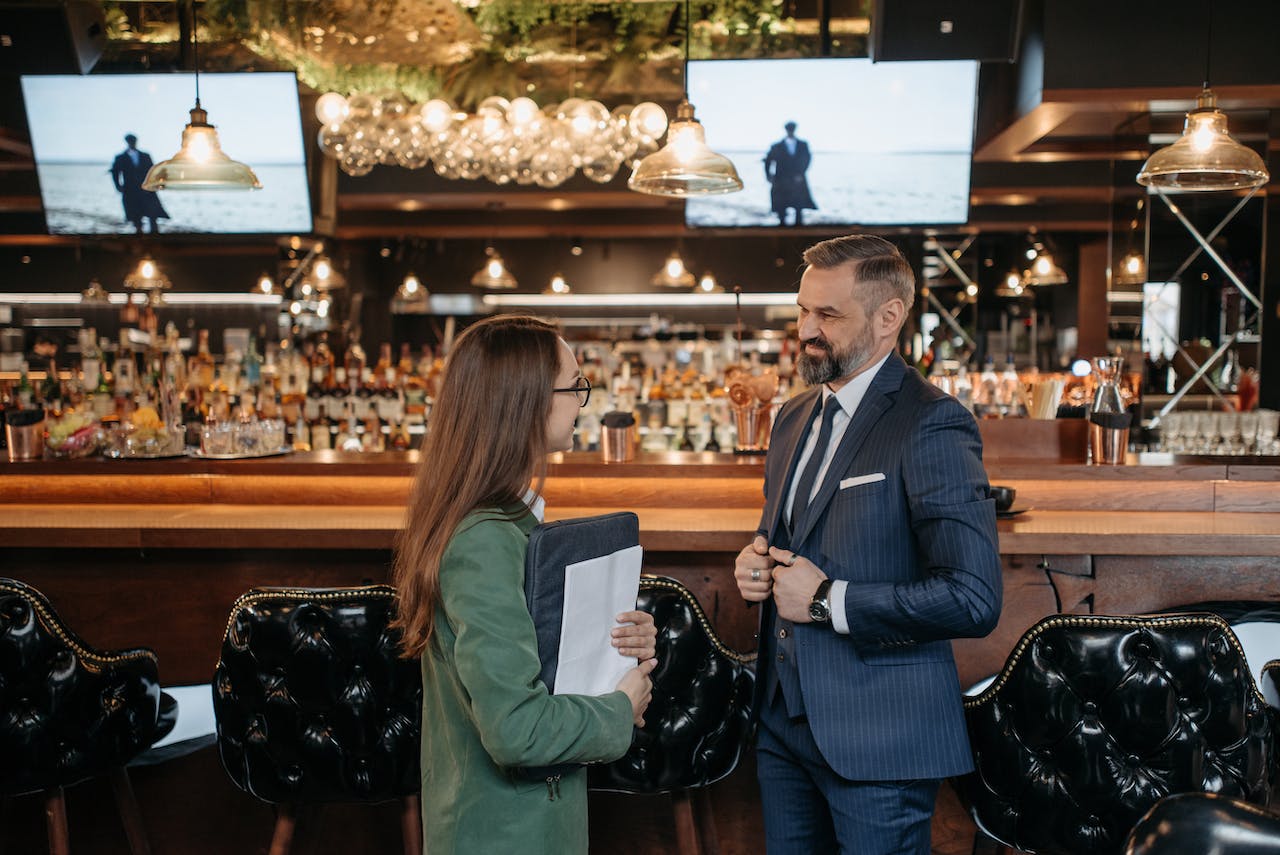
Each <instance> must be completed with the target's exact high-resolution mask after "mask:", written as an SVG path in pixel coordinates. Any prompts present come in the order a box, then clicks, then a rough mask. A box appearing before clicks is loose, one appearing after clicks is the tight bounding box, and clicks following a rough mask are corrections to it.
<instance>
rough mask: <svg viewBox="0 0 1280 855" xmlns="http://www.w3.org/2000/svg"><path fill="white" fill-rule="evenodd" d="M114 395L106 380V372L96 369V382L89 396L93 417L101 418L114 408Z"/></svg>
mask: <svg viewBox="0 0 1280 855" xmlns="http://www.w3.org/2000/svg"><path fill="white" fill-rule="evenodd" d="M114 399H115V395H114V394H113V393H112V391H111V384H110V383H109V382H108V381H107V372H106V371H105V370H99V371H98V384H97V385H96V386H95V387H94V389H93V395H92V396H91V400H92V407H93V415H94V417H95V418H97V419H99V420H102V419H105V418H106V417H107V416H109V415H111V412H112V410H113V409H114V408H115V400H114Z"/></svg>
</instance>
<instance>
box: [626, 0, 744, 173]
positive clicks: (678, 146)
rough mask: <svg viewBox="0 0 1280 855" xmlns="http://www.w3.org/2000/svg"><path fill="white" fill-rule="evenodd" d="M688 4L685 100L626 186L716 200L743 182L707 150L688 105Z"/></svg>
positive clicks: (724, 161) (686, 12) (686, 6)
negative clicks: (662, 138)
mask: <svg viewBox="0 0 1280 855" xmlns="http://www.w3.org/2000/svg"><path fill="white" fill-rule="evenodd" d="M689 27H690V21H689V0H685V4H684V98H683V99H682V100H681V101H680V106H679V107H677V108H676V117H675V119H674V120H673V121H672V122H671V125H670V127H669V128H668V129H667V144H666V145H665V146H663V147H662V148H661V149H659V150H658V151H656V152H654V153H653V154H651V155H649V156H648V157H646V158H645V159H644V160H642V161H640V163H639V164H637V165H636V169H635V172H633V173H631V178H630V179H629V180H628V181H627V186H628V187H630V188H631V189H632V190H635V191H636V192H638V193H648V194H649V195H651V196H674V197H677V198H684V197H687V196H715V195H718V194H722V193H736V192H738V191H739V190H741V189H742V179H741V178H739V177H738V170H736V169H734V167H733V161H731V160H729V158H727V157H725V156H724V155H722V154H717V153H716V152H714V151H712V150H711V149H710V148H709V147H708V146H707V138H706V133H705V132H704V130H703V128H702V123H701V122H699V121H698V120H697V119H695V118H694V116H693V105H692V104H691V103H689V36H690V29H689Z"/></svg>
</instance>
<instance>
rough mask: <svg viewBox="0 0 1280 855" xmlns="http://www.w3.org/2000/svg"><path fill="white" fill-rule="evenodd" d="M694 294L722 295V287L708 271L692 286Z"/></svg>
mask: <svg viewBox="0 0 1280 855" xmlns="http://www.w3.org/2000/svg"><path fill="white" fill-rule="evenodd" d="M693 293H695V294H723V293H724V286H723V285H721V284H720V283H719V282H717V281H716V277H715V274H713V273H711V272H710V271H708V272H706V273H704V274H702V278H701V279H699V280H698V284H697V285H696V286H694V289H693Z"/></svg>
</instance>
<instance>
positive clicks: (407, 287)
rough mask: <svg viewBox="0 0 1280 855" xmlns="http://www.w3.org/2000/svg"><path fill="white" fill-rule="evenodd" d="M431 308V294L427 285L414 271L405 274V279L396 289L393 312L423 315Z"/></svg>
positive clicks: (392, 305)
mask: <svg viewBox="0 0 1280 855" xmlns="http://www.w3.org/2000/svg"><path fill="white" fill-rule="evenodd" d="M430 310H431V295H430V294H428V293H427V289H426V286H424V285H423V284H422V280H420V279H419V278H418V277H417V276H416V275H415V274H414V273H413V272H412V271H410V272H409V273H407V274H405V277H404V281H403V282H401V283H400V287H399V288H397V289H396V295H395V297H394V298H393V299H392V301H391V313H392V314H395V315H422V314H426V313H427V312H429V311H430Z"/></svg>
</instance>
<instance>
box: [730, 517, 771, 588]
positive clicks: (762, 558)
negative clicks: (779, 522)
mask: <svg viewBox="0 0 1280 855" xmlns="http://www.w3.org/2000/svg"><path fill="white" fill-rule="evenodd" d="M774 564H775V562H774V559H773V558H772V557H771V556H770V555H769V541H767V540H765V539H764V538H763V537H762V536H761V535H758V534H757V535H756V539H755V540H754V541H752V542H751V543H749V544H747V545H746V546H745V547H743V549H742V551H741V552H739V553H738V559H737V560H736V561H735V562H734V565H733V578H734V581H736V582H737V583H738V591H739V593H741V594H742V599H744V600H746V601H747V602H749V603H759V602H763V601H764V600H767V599H769V592H770V591H771V590H772V589H773V568H774Z"/></svg>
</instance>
